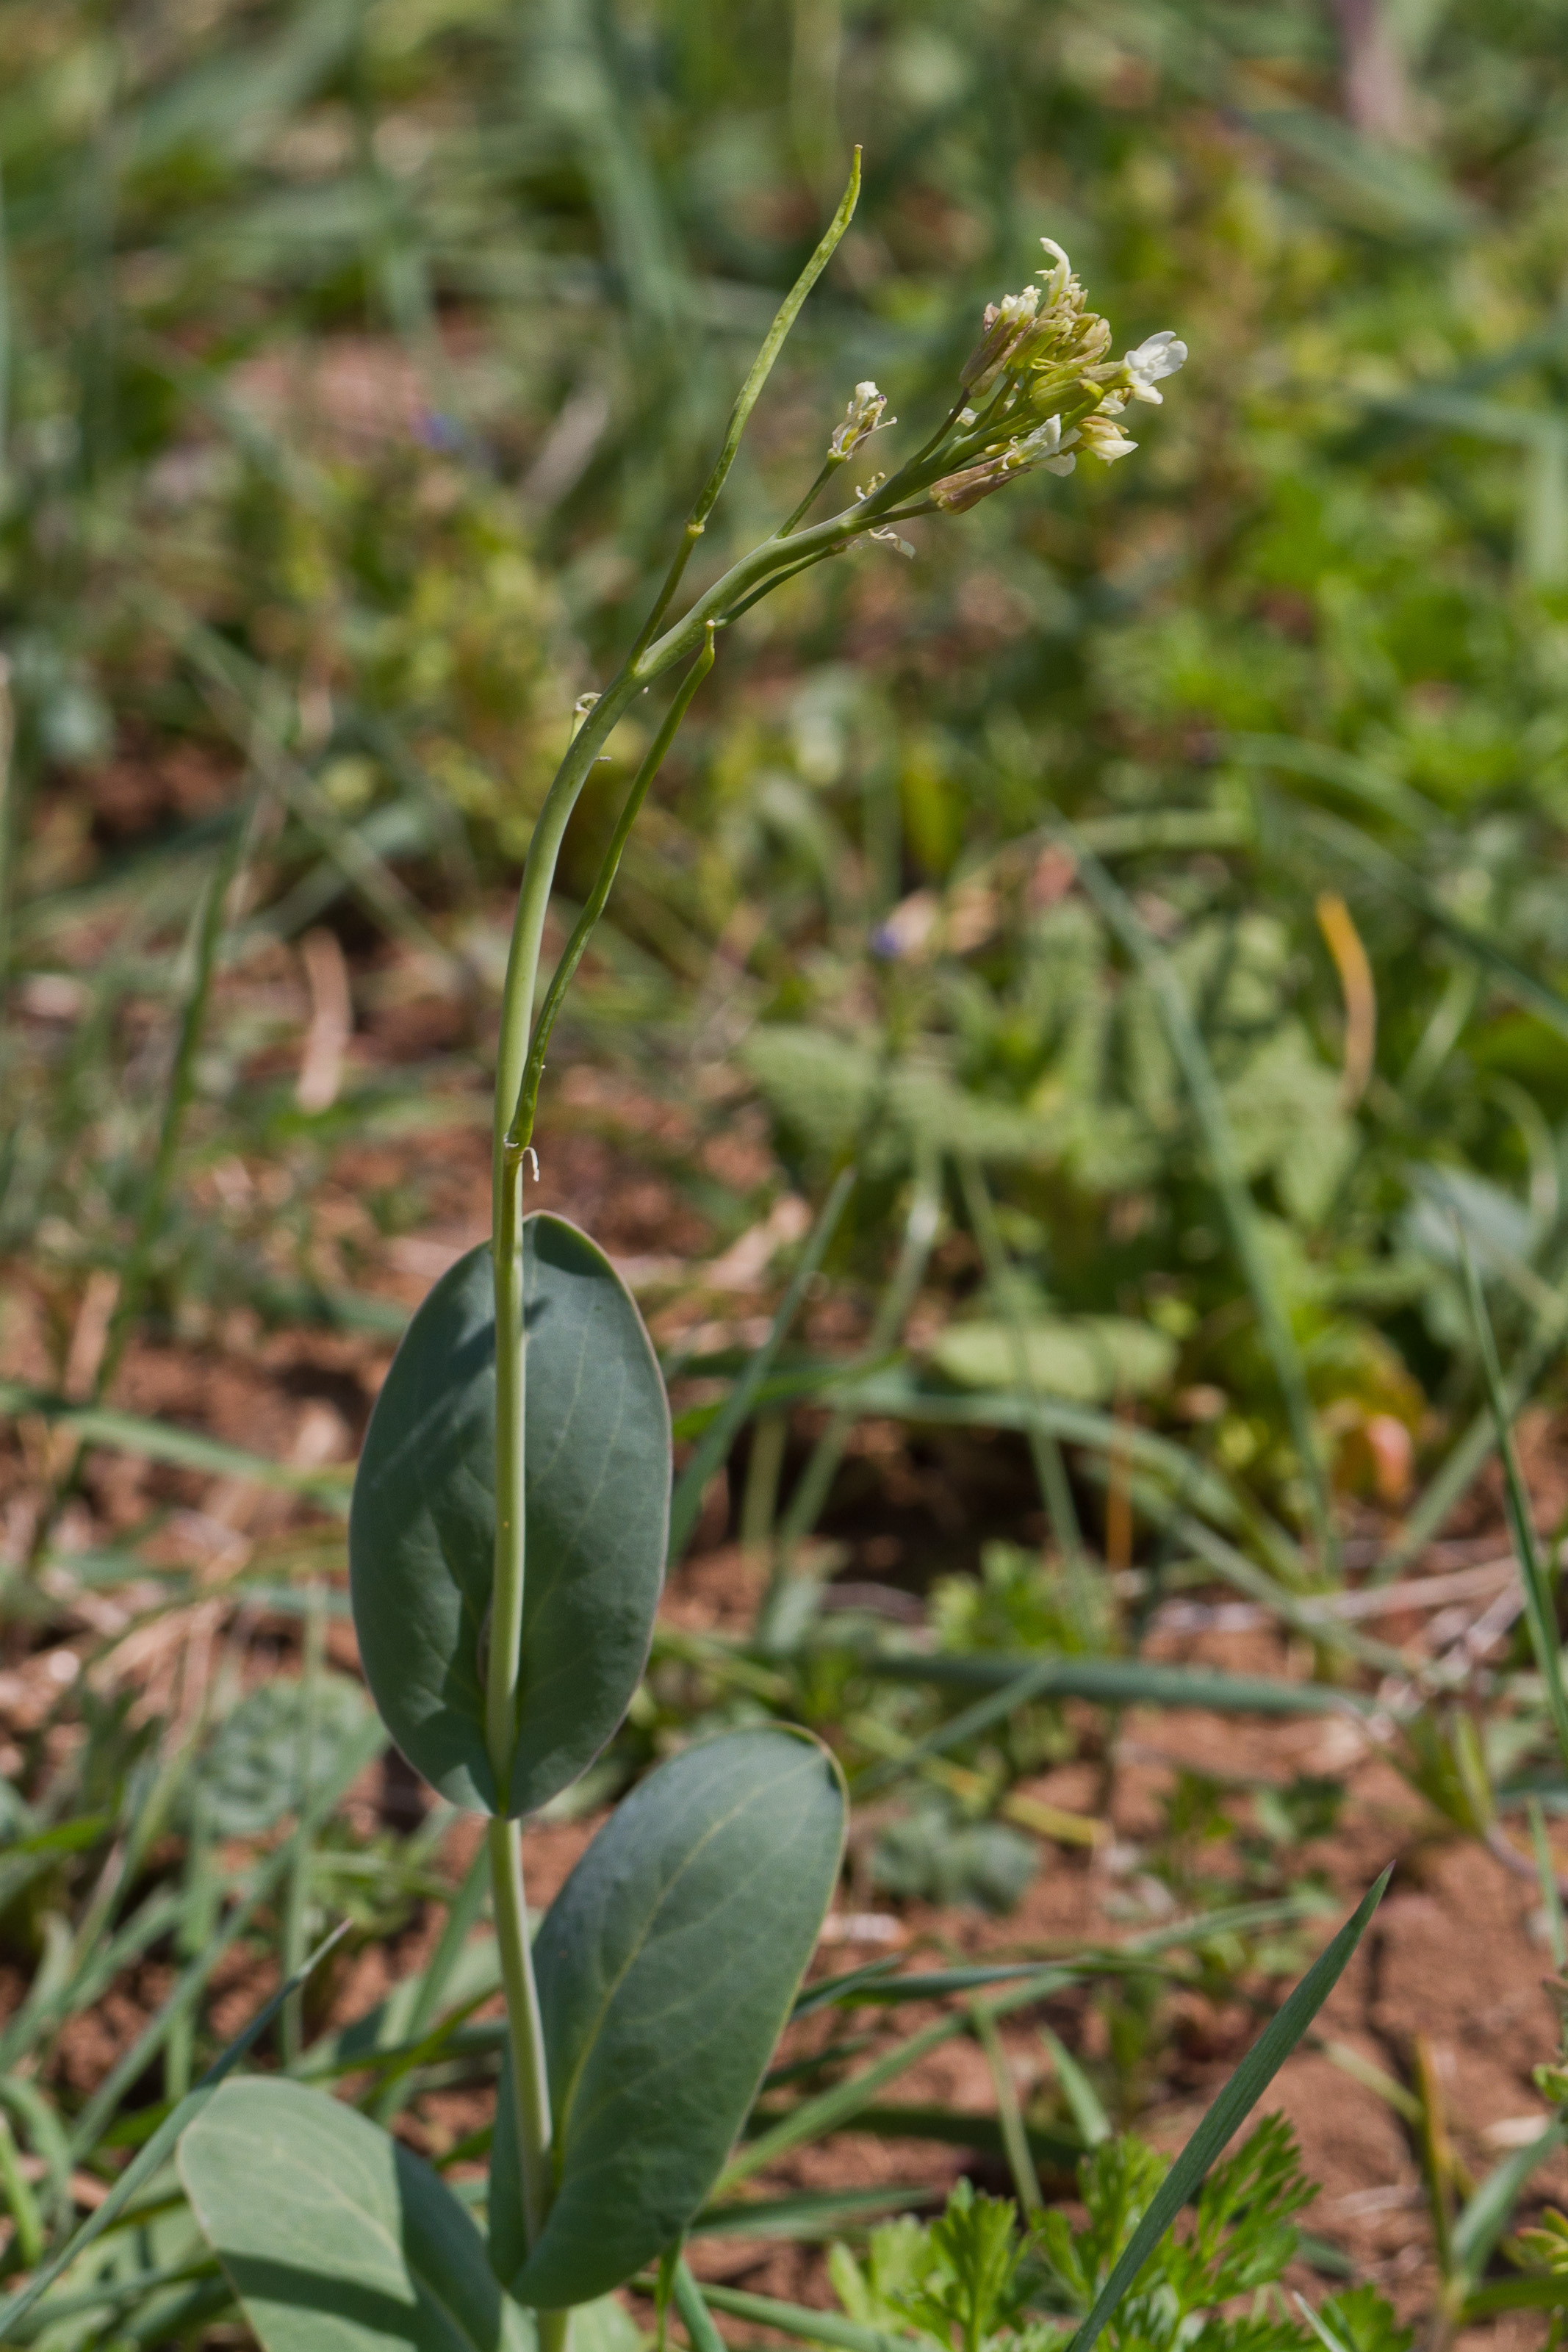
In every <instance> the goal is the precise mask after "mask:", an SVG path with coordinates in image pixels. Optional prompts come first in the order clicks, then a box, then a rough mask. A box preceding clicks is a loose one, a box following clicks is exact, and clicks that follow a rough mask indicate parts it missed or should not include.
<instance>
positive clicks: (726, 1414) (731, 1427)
mask: <svg viewBox="0 0 1568 2352" xmlns="http://www.w3.org/2000/svg"><path fill="white" fill-rule="evenodd" d="M855 1177H856V1171H855V1169H854V1168H853V1167H849V1168H845V1169H841V1170H840V1171H839V1173H838V1175H837V1178H836V1179H835V1180H834V1184H833V1189H832V1191H831V1192H829V1193H828V1195H827V1198H826V1201H825V1202H823V1204H822V1207H821V1208H820V1209H819V1210H818V1212H817V1217H816V1224H815V1225H814V1226H813V1228H812V1230H811V1234H810V1235H809V1237H808V1238H807V1241H806V1244H805V1249H804V1250H803V1251H802V1253H801V1258H800V1264H799V1265H797V1266H796V1268H795V1274H794V1276H793V1277H792V1278H791V1281H790V1286H789V1288H788V1289H787V1290H786V1291H785V1292H784V1297H783V1298H782V1299H781V1300H780V1301H779V1306H778V1311H777V1313H776V1314H775V1315H774V1317H773V1328H772V1329H771V1330H770V1331H769V1333H768V1336H767V1338H766V1339H764V1340H763V1344H762V1346H761V1347H760V1348H759V1349H757V1351H756V1353H755V1354H754V1355H753V1356H752V1360H751V1362H750V1363H749V1364H748V1365H747V1366H746V1369H745V1370H744V1371H743V1372H742V1375H741V1377H740V1379H739V1380H738V1381H736V1382H735V1385H734V1387H733V1388H732V1389H731V1391H730V1393H729V1395H728V1396H727V1397H726V1398H725V1400H724V1402H723V1406H722V1408H721V1411H720V1412H719V1413H718V1414H717V1415H716V1416H715V1418H714V1419H713V1420H712V1421H710V1423H709V1424H708V1427H707V1428H706V1429H705V1430H704V1432H703V1433H702V1435H701V1437H700V1439H699V1440H698V1442H697V1444H696V1445H695V1446H693V1448H692V1450H691V1456H690V1459H689V1461H688V1463H687V1465H686V1466H685V1468H684V1469H683V1470H682V1471H681V1474H680V1475H679V1478H678V1479H677V1480H676V1482H675V1492H674V1494H673V1495H672V1496H671V1497H670V1504H669V1552H668V1558H669V1561H670V1565H671V1566H672V1567H673V1566H674V1564H675V1562H676V1561H677V1560H678V1559H679V1558H680V1555H681V1553H682V1552H683V1551H684V1550H685V1549H686V1547H687V1545H688V1543H689V1541H690V1539H691V1531H692V1529H693V1528H695V1527H696V1525H697V1519H698V1514H699V1513H700V1510H701V1508H702V1495H703V1490H704V1488H705V1487H706V1486H707V1484H708V1481H709V1479H710V1478H711V1476H712V1475H713V1473H714V1472H715V1470H717V1469H718V1468H719V1466H720V1465H721V1463H722V1462H723V1460H724V1458H725V1456H726V1455H727V1454H728V1453H729V1451H730V1448H731V1445H732V1444H734V1442H735V1439H736V1437H737V1436H738V1435H739V1433H740V1432H741V1430H742V1428H743V1427H744V1425H745V1422H746V1419H747V1416H748V1415H749V1414H750V1412H751V1411H752V1406H753V1405H754V1404H755V1402H756V1401H757V1397H758V1395H759V1393H760V1391H761V1390H762V1386H763V1381H765V1380H766V1379H767V1376H768V1373H769V1371H770V1370H771V1369H772V1367H773V1359H774V1357H775V1356H776V1355H777V1354H778V1351H779V1349H780V1348H781V1347H782V1345H783V1344H784V1337H785V1334H786V1333H787V1332H788V1330H789V1328H790V1326H791V1324H792V1323H793V1322H794V1321H795V1317H796V1315H798V1313H799V1312H800V1308H801V1303H802V1301H803V1300H804V1298H805V1294H806V1290H807V1287H808V1286H809V1285H810V1283H811V1280H812V1277H813V1276H815V1275H816V1271H817V1269H818V1267H819V1266H820V1265H821V1264H822V1261H823V1259H824V1257H825V1256H826V1254H827V1248H828V1244H829V1243H830V1242H831V1241H832V1239H833V1236H834V1234H836V1233H837V1230H838V1220H839V1218H840V1217H841V1216H842V1215H843V1213H844V1210H845V1207H846V1204H847V1202H848V1199H849V1195H850V1193H851V1192H852V1191H853V1190H854V1187H855Z"/></svg>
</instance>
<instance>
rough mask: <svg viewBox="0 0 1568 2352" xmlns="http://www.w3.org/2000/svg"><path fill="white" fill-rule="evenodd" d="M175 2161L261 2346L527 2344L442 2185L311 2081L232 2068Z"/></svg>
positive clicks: (333, 2348)
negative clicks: (238, 2072) (235, 2073)
mask: <svg viewBox="0 0 1568 2352" xmlns="http://www.w3.org/2000/svg"><path fill="white" fill-rule="evenodd" d="M179 2163H180V2178H181V2179H182V2180H183V2181H184V2185H185V2193H186V2195H187V2196H188V2197H189V2198H190V2200H191V2205H192V2209H193V2210H194V2211H195V2217H196V2220H197V2221H198V2222H199V2223H200V2225H201V2229H202V2232H203V2235H204V2236H205V2239H206V2241H207V2242H208V2244H209V2245H210V2246H211V2247H212V2249H213V2252H215V2253H216V2256H217V2258H218V2260H219V2262H220V2263H222V2264H223V2267H224V2271H225V2273H226V2276H227V2279H228V2282H229V2284H230V2285H231V2286H232V2287H233V2289H234V2292H235V2294H237V2296H238V2297H239V2300H240V2302H241V2304H242V2305H244V2309H245V2316H246V2319H247V2322H248V2324H249V2326H250V2327H251V2328H252V2330H253V2331H254V2333H255V2335H256V2337H257V2340H258V2343H259V2344H260V2345H261V2346H262V2347H263V2352H388V2347H395V2346H404V2347H408V2352H531V2346H532V2342H533V2334H534V2331H533V2329H532V2327H531V2326H530V2324H529V2319H528V2316H527V2315H525V2314H523V2313H522V2312H520V2311H519V2310H517V2309H516V2308H515V2306H514V2305H509V2304H508V2302H507V2300H506V2298H505V2296H504V2295H502V2294H500V2291H499V2289H498V2288H497V2286H496V2283H495V2281H494V2279H493V2278H492V2277H491V2275H490V2271H489V2264H488V2263H486V2261H485V2256H484V2247H483V2245H482V2243H481V2242H480V2239H479V2231H477V2230H476V2229H475V2227H474V2225H473V2223H472V2222H471V2221H469V2219H468V2215H467V2214H466V2213H465V2212H464V2210H463V2209H462V2207H461V2206H460V2205H459V2204H458V2200H457V2199H456V2198H455V2197H454V2196H453V2194H452V2192H451V2190H450V2189H448V2188H447V2184H446V2182H445V2181H444V2180H442V2179H440V2177H439V2176H438V2175H437V2173H434V2172H432V2171H431V2169H430V2168H429V2166H428V2165H427V2164H424V2163H422V2162H421V2161H420V2159H419V2158H418V2157H416V2156H415V2155H414V2154H413V2152H412V2151H411V2150H410V2149H408V2148H406V2147H403V2146H402V2144H401V2143H400V2142H399V2141H397V2140H395V2139H392V2138H390V2137H388V2135H387V2134H386V2133H385V2132H384V2131H378V2130H377V2129H376V2126H374V2124H373V2123H371V2122H369V2121H368V2120H367V2119H366V2117H365V2116H362V2115H358V2114H356V2113H355V2111H354V2110H353V2108H352V2107H346V2106H344V2105H342V2103H341V2102H340V2101H338V2100H337V2099H331V2098H328V2097H327V2095H326V2094H325V2093H324V2092H321V2091H310V2090H307V2089H306V2088H305V2086H304V2084H301V2083H290V2082H288V2081H278V2080H276V2079H271V2078H268V2077H265V2076H261V2075H247V2076H243V2077H241V2076H235V2077H233V2078H232V2079H231V2080H230V2081H228V2082H226V2084H224V2086H223V2088H222V2089H221V2090H220V2091H219V2092H218V2094H217V2095H216V2098H215V2099H214V2100H213V2101H212V2102H211V2104H210V2105H209V2106H208V2107H207V2108H206V2109H205V2112H204V2113H203V2114H202V2115H201V2116H198V2117H197V2119H196V2121H195V2123H194V2124H192V2125H191V2126H190V2128H189V2129H188V2130H187V2131H186V2132H185V2133H184V2137H182V2139H181V2141H180V2156H179Z"/></svg>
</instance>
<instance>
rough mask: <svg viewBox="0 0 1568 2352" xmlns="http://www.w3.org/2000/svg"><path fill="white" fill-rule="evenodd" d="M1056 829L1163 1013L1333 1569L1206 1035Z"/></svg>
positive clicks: (1274, 1289)
mask: <svg viewBox="0 0 1568 2352" xmlns="http://www.w3.org/2000/svg"><path fill="white" fill-rule="evenodd" d="M1056 830H1057V831H1058V834H1059V835H1060V838H1061V840H1062V842H1063V844H1064V845H1065V846H1066V847H1067V848H1068V850H1070V851H1071V852H1072V854H1073V856H1074V858H1075V860H1076V863H1077V866H1078V869H1079V876H1080V877H1081V879H1082V881H1083V885H1084V887H1085V889H1086V890H1087V891H1088V892H1089V897H1090V898H1092V899H1093V901H1094V903H1095V905H1096V906H1097V907H1098V908H1100V912H1101V914H1102V915H1103V916H1104V917H1105V919H1106V921H1107V922H1108V923H1109V924H1110V928H1111V929H1112V930H1113V931H1114V932H1115V933H1116V935H1117V937H1118V939H1120V940H1121V943H1122V945H1123V947H1124V948H1125V949H1126V950H1127V952H1128V954H1129V955H1130V956H1131V958H1132V961H1134V963H1135V964H1136V965H1137V966H1138V969H1139V971H1141V972H1142V975H1143V978H1144V979H1145V981H1146V982H1148V985H1149V987H1150V989H1151V991H1152V994H1153V997H1154V1002H1155V1003H1156V1005H1157V1006H1158V1008H1159V1011H1160V1014H1161V1018H1162V1019H1163V1023H1164V1025H1165V1034H1166V1036H1167V1038H1168V1040H1169V1042H1170V1046H1171V1051H1172V1054H1173V1056H1174V1057H1175V1060H1176V1063H1177V1065H1178V1066H1179V1067H1180V1069H1181V1072H1182V1076H1183V1077H1184V1080H1185V1082H1186V1087H1187V1092H1188V1095H1189V1097H1190V1098H1191V1101H1192V1106H1193V1114H1194V1118H1196V1120H1197V1123H1198V1127H1199V1129H1200V1131H1201V1132H1202V1135H1203V1139H1204V1146H1205V1151H1206V1153H1207V1156H1208V1162H1209V1172H1210V1175H1211V1176H1212V1178H1213V1181H1214V1185H1215V1192H1217V1194H1218V1196H1219V1201H1220V1206H1221V1208H1222V1210H1223V1212H1224V1215H1225V1220H1226V1224H1227V1225H1228V1226H1229V1228H1230V1237H1231V1244H1232V1247H1233V1248H1234V1249H1235V1251H1236V1255H1237V1260H1238V1262H1239V1263H1240V1265H1241V1268H1242V1271H1243V1273H1244V1275H1245V1276H1246V1278H1247V1288H1248V1290H1249V1291H1250V1293H1251V1295H1252V1304H1253V1309H1254V1312H1255V1313H1256V1315H1257V1317H1258V1330H1259V1332H1260V1333H1261V1335H1262V1339H1263V1344H1264V1347H1265V1349H1267V1351H1268V1360H1269V1361H1270V1363H1271V1364H1272V1365H1273V1368H1274V1377H1275V1379H1276V1380H1277V1381H1278V1382H1279V1393H1280V1397H1281V1400H1282V1402H1283V1403H1284V1406H1285V1413H1286V1418H1287V1420H1288V1421H1289V1424H1290V1435H1291V1440H1292V1442H1293V1444H1294V1445H1295V1448H1296V1452H1297V1454H1298V1456H1299V1458H1300V1465H1301V1475H1302V1476H1303V1477H1304V1478H1305V1480H1306V1482H1307V1489H1308V1495H1309V1498H1310V1508H1311V1518H1312V1526H1313V1530H1314V1533H1315V1535H1316V1538H1317V1544H1318V1551H1319V1556H1320V1559H1321V1565H1322V1566H1323V1567H1324V1568H1325V1569H1330V1570H1334V1569H1336V1567H1337V1562H1338V1558H1339V1541H1338V1537H1337V1535H1336V1533H1335V1529H1334V1524H1333V1514H1332V1508H1331V1502H1330V1496H1329V1487H1328V1479H1327V1476H1326V1475H1325V1472H1324V1469H1323V1462H1322V1454H1321V1449H1320V1447H1319V1444H1318V1435H1317V1430H1316V1426H1315V1424H1314V1422H1313V1418H1312V1406H1311V1399H1310V1396H1309V1394H1308V1392H1307V1375H1306V1370H1305V1369H1304V1367H1303V1365H1302V1362H1301V1354H1300V1349H1299V1348H1298V1347H1297V1345H1296V1335H1295V1333H1294V1332H1293V1331H1292V1329H1291V1328H1290V1320H1289V1316H1288V1315H1287V1314H1286V1311H1285V1307H1284V1304H1283V1302H1282V1300H1281V1299H1280V1297H1279V1286H1278V1285H1277V1283H1276V1282H1275V1279H1274V1272H1273V1269H1272V1267H1271V1266H1270V1265H1269V1263H1268V1255H1267V1253H1266V1252H1265V1250H1264V1246H1263V1237H1262V1233H1261V1229H1260V1227H1259V1223H1258V1211H1257V1208H1256V1206H1255V1204H1254V1202H1253V1198H1252V1191H1251V1187H1250V1186H1249V1185H1248V1183H1247V1179H1246V1178H1245V1176H1244V1175H1243V1174H1242V1172H1241V1162H1240V1160H1239V1159H1238V1158H1237V1150H1236V1143H1235V1140H1234V1139H1233V1137H1232V1135H1231V1130H1230V1120H1229V1118H1227V1116H1226V1108H1225V1101H1224V1097H1222V1095H1221V1093H1220V1089H1219V1082H1218V1080H1217V1079H1216V1078H1215V1074H1214V1066H1213V1064H1212V1063H1211V1062H1210V1060H1209V1056H1208V1049H1207V1047H1206V1046H1205V1044H1204V1041H1203V1036H1202V1034H1201V1032H1200V1031H1199V1028H1198V1025H1197V1023H1196V1022H1195V1021H1194V1018H1193V1013H1192V1008H1191V1006H1190V1005H1189V1004H1188V1003H1187V996H1186V991H1185V990H1184V988H1183V986H1182V984H1181V982H1180V981H1179V980H1178V979H1177V977H1176V974H1175V972H1174V971H1173V969H1172V967H1171V964H1170V962H1169V961H1168V960H1167V958H1166V957H1165V956H1164V955H1163V953H1162V952H1161V950H1160V949H1159V947H1158V946H1157V945H1156V944H1155V941H1154V940H1153V939H1152V936H1151V935H1150V933H1149V931H1148V929H1146V927H1145V926H1144V924H1143V923H1142V920H1141V919H1140V918H1139V916H1138V913H1137V910H1136V909H1135V908H1134V907H1133V905H1132V902H1131V899H1130V898H1128V897H1127V895H1126V893H1125V892H1124V891H1123V890H1122V889H1121V887H1119V885H1118V884H1117V883H1116V882H1115V881H1113V880H1112V878H1111V877H1110V874H1109V873H1108V872H1107V871H1106V869H1105V867H1104V866H1102V865H1101V864H1100V860H1099V859H1098V858H1097V857H1096V856H1094V855H1093V853H1092V851H1091V850H1090V849H1089V846H1088V845H1087V844H1086V843H1085V842H1084V840H1083V837H1082V835H1080V834H1079V833H1078V832H1077V831H1076V829H1075V828H1074V827H1073V826H1072V825H1071V824H1068V822H1067V821H1066V820H1065V819H1062V820H1060V821H1059V822H1058V825H1057V827H1056Z"/></svg>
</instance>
